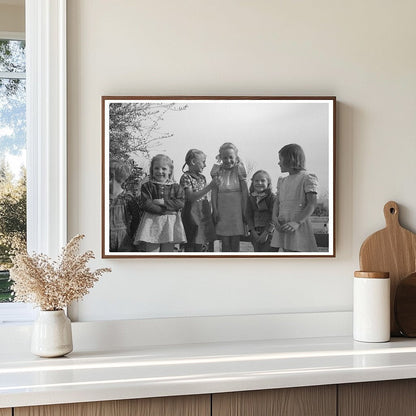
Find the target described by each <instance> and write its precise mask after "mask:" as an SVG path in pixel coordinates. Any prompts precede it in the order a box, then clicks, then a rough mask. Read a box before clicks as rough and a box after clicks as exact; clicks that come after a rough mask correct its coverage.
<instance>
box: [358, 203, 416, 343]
mask: <svg viewBox="0 0 416 416" xmlns="http://www.w3.org/2000/svg"><path fill="white" fill-rule="evenodd" d="M384 217H385V219H386V228H383V229H382V230H380V231H377V232H375V233H374V234H371V235H370V236H369V237H368V238H367V239H366V240H365V241H364V242H363V244H362V245H361V249H360V269H361V270H362V271H367V272H369V271H377V272H389V273H390V282H391V291H390V305H391V306H390V328H391V335H392V336H398V335H400V330H399V327H398V326H397V324H396V322H395V319H394V298H395V295H396V289H397V286H398V284H399V282H400V280H401V279H404V278H405V277H406V276H408V275H409V274H411V273H413V272H414V271H416V234H414V233H412V232H411V231H409V230H406V229H405V228H403V227H402V226H401V225H400V222H399V206H398V205H397V203H396V202H394V201H389V202H387V204H386V205H384Z"/></svg>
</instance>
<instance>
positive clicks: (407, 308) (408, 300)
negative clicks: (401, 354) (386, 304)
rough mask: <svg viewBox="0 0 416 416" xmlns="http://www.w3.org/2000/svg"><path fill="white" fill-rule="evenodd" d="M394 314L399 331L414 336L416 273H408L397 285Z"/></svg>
mask: <svg viewBox="0 0 416 416" xmlns="http://www.w3.org/2000/svg"><path fill="white" fill-rule="evenodd" d="M394 314H395V317H396V323H397V325H398V327H399V329H400V332H401V333H402V334H403V335H405V336H406V337H416V273H412V274H409V276H407V277H406V278H405V279H403V280H401V281H400V283H399V285H398V286H397V290H396V297H395V300H394Z"/></svg>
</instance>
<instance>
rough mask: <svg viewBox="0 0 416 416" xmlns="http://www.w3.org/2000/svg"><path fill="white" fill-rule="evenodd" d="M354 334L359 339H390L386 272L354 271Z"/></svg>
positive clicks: (388, 286)
mask: <svg viewBox="0 0 416 416" xmlns="http://www.w3.org/2000/svg"><path fill="white" fill-rule="evenodd" d="M353 337H354V339H355V340H356V341H362V342H387V341H389V340H390V278H389V273H388V272H361V271H357V272H354V305H353Z"/></svg>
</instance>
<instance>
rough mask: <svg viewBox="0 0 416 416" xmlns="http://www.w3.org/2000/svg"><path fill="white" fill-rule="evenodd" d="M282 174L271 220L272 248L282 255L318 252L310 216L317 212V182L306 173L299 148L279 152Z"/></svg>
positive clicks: (282, 149)
mask: <svg viewBox="0 0 416 416" xmlns="http://www.w3.org/2000/svg"><path fill="white" fill-rule="evenodd" d="M279 166H280V170H281V171H282V173H286V172H287V173H288V174H289V175H287V176H284V177H283V176H281V177H280V178H279V179H278V182H277V194H276V202H275V204H274V208H273V214H272V220H273V223H274V224H275V227H276V229H275V231H274V233H273V238H272V242H271V246H272V247H275V248H281V249H283V251H296V252H313V251H318V248H317V245H316V240H315V236H314V233H313V229H312V224H311V220H310V216H311V215H312V213H313V212H314V210H315V208H316V198H317V193H318V178H317V176H316V175H315V174H313V173H310V172H307V171H306V169H305V153H304V152H303V149H302V147H301V146H299V145H298V144H288V145H286V146H283V147H282V148H281V149H280V150H279Z"/></svg>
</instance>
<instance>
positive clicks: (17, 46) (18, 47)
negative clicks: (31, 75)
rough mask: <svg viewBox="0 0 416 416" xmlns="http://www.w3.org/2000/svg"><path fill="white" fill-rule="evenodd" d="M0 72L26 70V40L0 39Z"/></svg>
mask: <svg viewBox="0 0 416 416" xmlns="http://www.w3.org/2000/svg"><path fill="white" fill-rule="evenodd" d="M0 72H26V55H25V41H24V40H8V39H0Z"/></svg>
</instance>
